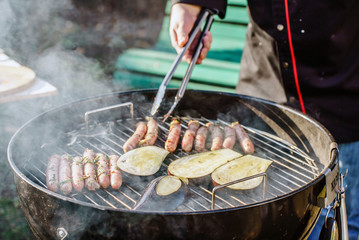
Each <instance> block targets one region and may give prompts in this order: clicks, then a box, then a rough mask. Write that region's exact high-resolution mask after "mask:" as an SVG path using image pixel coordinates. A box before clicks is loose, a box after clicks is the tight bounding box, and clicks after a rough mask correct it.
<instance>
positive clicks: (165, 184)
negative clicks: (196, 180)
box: [133, 176, 188, 211]
mask: <svg viewBox="0 0 359 240" xmlns="http://www.w3.org/2000/svg"><path fill="white" fill-rule="evenodd" d="M187 195H188V188H187V185H186V184H183V183H182V181H181V180H180V179H179V178H178V177H175V176H161V177H158V178H156V179H154V180H153V181H152V182H150V184H148V186H147V187H146V189H145V191H144V192H143V194H142V196H141V198H140V199H139V200H138V201H137V203H136V205H135V206H134V207H133V210H144V211H172V210H175V209H176V208H177V207H178V206H179V205H181V204H182V203H183V202H184V200H185V199H186V197H187Z"/></svg>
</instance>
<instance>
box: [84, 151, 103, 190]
mask: <svg viewBox="0 0 359 240" xmlns="http://www.w3.org/2000/svg"><path fill="white" fill-rule="evenodd" d="M95 157H96V156H95V153H94V151H93V150H91V149H86V150H85V152H84V154H83V161H84V178H85V187H86V188H87V189H88V190H89V191H95V190H96V189H99V188H100V185H99V184H98V182H97V177H96V165H95Z"/></svg>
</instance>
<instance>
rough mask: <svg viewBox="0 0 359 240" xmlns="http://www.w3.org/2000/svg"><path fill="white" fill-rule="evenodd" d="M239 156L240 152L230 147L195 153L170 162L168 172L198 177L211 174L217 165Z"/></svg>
mask: <svg viewBox="0 0 359 240" xmlns="http://www.w3.org/2000/svg"><path fill="white" fill-rule="evenodd" d="M241 156H242V154H240V153H238V152H235V151H233V150H231V149H220V150H216V151H210V152H203V153H197V154H193V155H188V156H185V157H182V158H179V159H177V160H175V161H173V162H171V163H170V165H169V166H168V172H169V174H171V175H174V176H177V177H180V178H200V177H203V176H206V175H208V174H211V173H212V172H213V171H214V170H215V169H216V168H218V167H219V166H222V165H223V164H225V163H227V162H229V161H231V160H233V159H236V158H238V157H241Z"/></svg>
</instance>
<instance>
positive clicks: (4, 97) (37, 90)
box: [0, 49, 57, 103]
mask: <svg viewBox="0 0 359 240" xmlns="http://www.w3.org/2000/svg"><path fill="white" fill-rule="evenodd" d="M2 66H4V67H14V68H19V69H20V68H23V66H21V65H20V64H19V63H18V62H16V61H14V60H13V59H11V58H10V57H9V56H7V55H6V54H5V53H4V52H3V51H2V50H1V49H0V67H2ZM9 81H11V79H9ZM0 84H2V81H0ZM21 85H22V84H19V86H18V87H17V88H15V89H12V90H11V92H5V91H4V92H0V103H4V102H12V101H19V100H24V99H29V98H36V97H44V96H49V95H55V94H57V88H56V87H55V86H53V85H51V84H50V83H48V82H47V81H45V80H43V79H41V78H39V77H37V76H35V77H34V80H33V81H31V82H30V81H29V82H28V83H27V84H26V85H24V86H21Z"/></svg>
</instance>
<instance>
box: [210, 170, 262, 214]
mask: <svg viewBox="0 0 359 240" xmlns="http://www.w3.org/2000/svg"><path fill="white" fill-rule="evenodd" d="M258 177H264V182H263V199H265V195H266V188H267V174H266V173H265V172H264V173H259V174H256V175H253V176H249V177H245V178H241V179H238V180H235V181H232V182H228V183H225V184H221V185H218V186H215V187H214V188H213V190H212V207H211V209H212V210H214V207H215V201H216V191H217V190H218V189H222V188H224V187H227V186H230V185H233V184H236V183H240V182H244V181H247V180H251V179H253V178H258Z"/></svg>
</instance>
